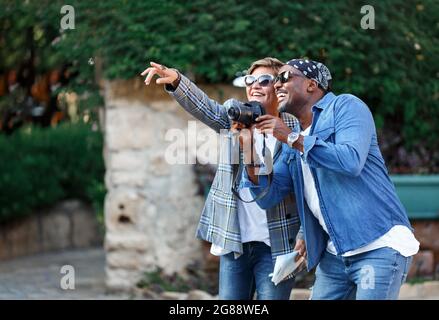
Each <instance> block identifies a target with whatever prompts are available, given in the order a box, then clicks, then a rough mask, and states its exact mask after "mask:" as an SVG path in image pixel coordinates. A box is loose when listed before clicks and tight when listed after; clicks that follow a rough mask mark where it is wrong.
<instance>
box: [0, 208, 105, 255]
mask: <svg viewBox="0 0 439 320" xmlns="http://www.w3.org/2000/svg"><path fill="white" fill-rule="evenodd" d="M102 240H103V231H102V230H100V229H99V225H98V222H97V220H96V215H95V213H94V210H93V208H91V207H90V206H89V205H86V204H84V203H83V202H81V201H77V200H69V201H63V202H61V203H59V204H57V205H55V206H54V207H52V208H51V209H48V210H44V211H42V210H40V211H38V212H34V213H33V214H31V215H29V216H27V217H23V218H18V219H16V220H14V221H11V222H7V223H4V224H1V225H0V260H6V259H12V258H16V257H19V256H24V255H29V254H35V253H42V252H49V251H54V250H63V249H72V248H86V247H92V246H100V245H102Z"/></svg>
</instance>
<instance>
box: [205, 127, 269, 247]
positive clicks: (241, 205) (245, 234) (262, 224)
mask: <svg viewBox="0 0 439 320" xmlns="http://www.w3.org/2000/svg"><path fill="white" fill-rule="evenodd" d="M276 141H277V139H276V138H275V137H274V136H273V135H271V134H267V135H266V138H265V145H266V148H268V149H269V150H270V153H271V156H272V157H273V154H274V148H275V146H276ZM254 145H255V148H256V151H257V153H258V155H259V157H260V158H261V159H262V146H263V135H262V134H260V133H256V132H255V133H254ZM239 195H240V196H241V198H242V199H244V200H246V201H250V200H252V199H253V196H252V194H251V193H250V189H249V188H243V189H241V190H239ZM237 205H238V219H239V228H240V231H241V242H242V243H246V242H251V241H258V242H264V243H265V244H266V245H267V246H270V234H269V232H268V223H267V213H266V211H265V210H264V209H261V208H260V207H259V205H258V204H257V203H256V202H250V203H245V202H243V201H241V200H239V199H238V203H237ZM230 252H231V251H230V250H225V249H223V248H221V247H220V246H217V245H214V244H212V246H211V248H210V253H211V254H213V255H215V256H220V255H224V254H228V253H230Z"/></svg>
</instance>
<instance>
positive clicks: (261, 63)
mask: <svg viewBox="0 0 439 320" xmlns="http://www.w3.org/2000/svg"><path fill="white" fill-rule="evenodd" d="M284 64H285V63H283V62H282V61H280V60H278V59H276V58H272V57H266V58H264V59H260V60H256V61H255V62H253V63H252V65H251V66H250V68H249V69H248V70H247V74H251V73H252V72H253V71H255V69H256V68H259V67H266V68H270V69H273V70H274V71H275V72H276V73H277V72H278V71H279V69H280V68H281V67H282V66H283V65H284Z"/></svg>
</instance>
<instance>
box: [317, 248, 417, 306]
mask: <svg viewBox="0 0 439 320" xmlns="http://www.w3.org/2000/svg"><path fill="white" fill-rule="evenodd" d="M411 261H412V257H408V258H407V257H404V256H402V255H401V254H400V253H399V252H398V251H396V250H394V249H392V248H387V247H385V248H380V249H376V250H372V251H369V252H365V253H361V254H358V255H355V256H352V257H341V256H335V255H333V254H331V253H329V252H327V251H325V253H324V254H323V256H322V259H321V260H320V262H319V264H318V266H317V269H316V280H315V283H314V287H313V288H312V294H311V299H313V300H349V299H356V300H396V299H398V295H399V289H400V288H401V285H402V284H403V283H404V281H405V279H406V278H407V273H408V271H409V268H410V264H411Z"/></svg>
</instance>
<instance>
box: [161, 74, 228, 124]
mask: <svg viewBox="0 0 439 320" xmlns="http://www.w3.org/2000/svg"><path fill="white" fill-rule="evenodd" d="M165 90H166V91H167V92H168V93H169V94H170V95H171V96H172V97H174V99H175V100H176V101H177V102H178V103H179V104H180V105H181V106H182V107H183V108H184V109H185V110H186V111H187V112H188V113H190V114H191V115H192V116H194V117H195V118H197V119H198V120H200V121H201V122H203V123H204V124H206V125H207V126H209V127H210V128H212V129H213V130H215V131H216V132H220V130H221V129H230V120H229V117H228V115H227V108H226V107H225V106H224V105H221V104H219V103H218V102H217V101H215V100H213V99H210V98H209V97H208V96H207V94H205V93H204V92H203V91H202V90H201V89H200V88H198V87H197V86H196V85H195V83H193V82H192V81H190V80H189V79H188V78H186V77H185V76H184V75H181V79H180V82H179V84H178V87H177V88H172V87H171V86H168V85H167V86H165Z"/></svg>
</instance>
